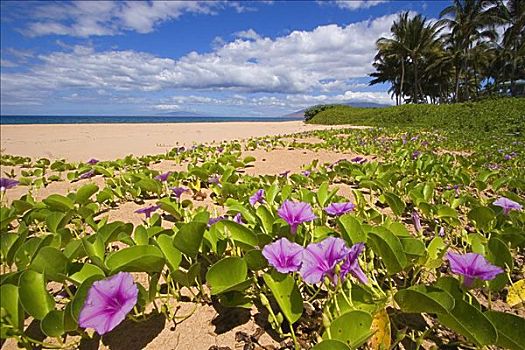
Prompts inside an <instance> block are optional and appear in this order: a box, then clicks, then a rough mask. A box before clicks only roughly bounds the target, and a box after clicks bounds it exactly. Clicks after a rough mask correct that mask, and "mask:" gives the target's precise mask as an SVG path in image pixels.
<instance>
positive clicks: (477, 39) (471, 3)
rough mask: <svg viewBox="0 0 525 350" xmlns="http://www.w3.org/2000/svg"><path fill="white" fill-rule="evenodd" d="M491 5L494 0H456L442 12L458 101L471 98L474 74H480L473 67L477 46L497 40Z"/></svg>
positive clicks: (455, 95)
mask: <svg viewBox="0 0 525 350" xmlns="http://www.w3.org/2000/svg"><path fill="white" fill-rule="evenodd" d="M518 1H522V0H518ZM490 4H491V0H454V2H453V4H452V5H451V6H448V7H446V8H445V9H444V10H443V11H441V13H440V17H441V18H442V20H441V21H440V23H443V24H445V25H446V26H447V27H448V28H449V29H450V32H449V33H448V34H445V35H444V39H445V41H446V42H447V49H448V50H449V52H450V55H451V56H452V57H453V62H454V66H455V67H454V68H455V72H454V74H455V79H454V81H455V89H454V100H455V101H460V100H462V99H463V98H464V99H469V98H470V91H469V88H468V86H469V85H470V82H471V80H472V78H473V77H472V75H474V76H476V75H477V67H475V66H472V62H474V61H475V59H474V57H473V56H475V53H478V52H479V51H476V50H475V47H476V46H477V45H478V44H480V43H482V42H483V41H485V40H486V39H489V40H495V39H496V36H497V34H496V32H495V31H494V29H493V24H494V19H493V16H491V14H490V12H488V11H487V8H488V7H489V6H490ZM449 16H451V17H449ZM474 80H476V79H474ZM461 86H463V87H464V91H463V96H461V94H460V91H459V90H460V87H461Z"/></svg>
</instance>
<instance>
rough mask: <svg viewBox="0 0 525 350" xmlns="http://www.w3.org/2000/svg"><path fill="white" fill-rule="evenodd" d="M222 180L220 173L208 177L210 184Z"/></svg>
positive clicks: (216, 183)
mask: <svg viewBox="0 0 525 350" xmlns="http://www.w3.org/2000/svg"><path fill="white" fill-rule="evenodd" d="M219 182H220V178H219V176H218V175H212V176H210V177H209V178H208V183H209V184H214V185H218V184H219Z"/></svg>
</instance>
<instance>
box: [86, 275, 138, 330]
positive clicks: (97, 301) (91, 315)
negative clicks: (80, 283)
mask: <svg viewBox="0 0 525 350" xmlns="http://www.w3.org/2000/svg"><path fill="white" fill-rule="evenodd" d="M138 293H139V289H138V288H137V285H136V284H135V283H134V281H133V277H132V276H131V274H130V273H128V272H119V273H118V274H116V275H114V276H111V277H109V278H106V279H104V280H101V281H96V282H94V283H93V285H92V286H91V288H90V289H89V291H88V295H87V298H86V301H85V302H84V306H82V309H81V310H80V315H79V317H78V324H79V326H80V327H82V328H94V329H95V330H96V331H97V333H98V334H100V335H102V334H105V333H107V332H110V331H111V330H112V329H113V328H115V327H116V326H118V325H119V324H120V323H121V322H122V321H124V318H126V315H127V314H128V313H129V312H130V311H131V310H132V309H133V307H134V306H135V304H136V303H137V296H138Z"/></svg>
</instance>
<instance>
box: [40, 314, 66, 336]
mask: <svg viewBox="0 0 525 350" xmlns="http://www.w3.org/2000/svg"><path fill="white" fill-rule="evenodd" d="M40 329H41V330H42V332H43V333H44V334H45V335H47V336H48V337H60V336H61V335H62V334H64V310H51V311H50V312H49V313H48V314H47V315H46V316H45V317H44V319H43V320H42V322H41V323H40Z"/></svg>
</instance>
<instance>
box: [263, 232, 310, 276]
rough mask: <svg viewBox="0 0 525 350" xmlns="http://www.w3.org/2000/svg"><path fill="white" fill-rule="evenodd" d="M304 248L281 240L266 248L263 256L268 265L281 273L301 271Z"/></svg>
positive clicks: (284, 239) (283, 239)
mask: <svg viewBox="0 0 525 350" xmlns="http://www.w3.org/2000/svg"><path fill="white" fill-rule="evenodd" d="M303 251H304V248H303V247H301V246H300V245H299V244H297V243H292V242H290V241H289V240H287V239H286V238H281V239H280V240H278V241H275V242H273V243H271V244H267V245H265V246H264V248H263V251H262V254H263V256H264V257H265V258H266V260H268V263H269V264H270V265H271V266H273V267H274V268H275V269H276V270H277V271H279V272H280V273H288V272H295V271H299V268H300V267H301V263H302V257H303Z"/></svg>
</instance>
